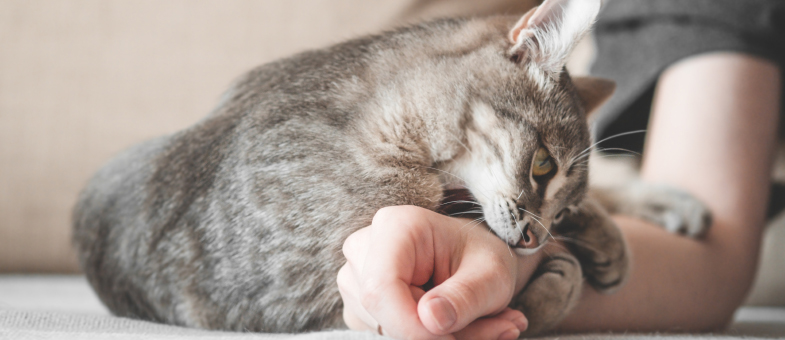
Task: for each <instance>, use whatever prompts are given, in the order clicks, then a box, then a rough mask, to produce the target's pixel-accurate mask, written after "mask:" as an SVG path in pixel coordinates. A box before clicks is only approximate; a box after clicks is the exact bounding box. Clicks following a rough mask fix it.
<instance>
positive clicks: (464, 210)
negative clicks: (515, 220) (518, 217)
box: [436, 188, 540, 251]
mask: <svg viewBox="0 0 785 340" xmlns="http://www.w3.org/2000/svg"><path fill="white" fill-rule="evenodd" d="M479 206H480V203H479V202H478V201H477V199H475V198H474V196H473V195H472V194H471V192H469V190H467V189H465V188H445V189H444V194H443V198H442V201H441V204H439V207H438V208H437V209H436V211H437V212H438V213H440V214H442V215H447V216H452V217H464V218H471V219H481V218H483V213H482V212H481V211H480V210H478V209H477V207H479ZM494 233H495V232H494ZM522 234H523V237H521V239H520V240H519V241H518V242H517V243H511V242H507V244H508V245H509V246H510V247H513V248H516V249H520V250H532V251H536V250H537V249H539V247H540V241H539V239H538V238H537V235H535V234H534V232H533V231H532V228H531V227H530V223H528V222H527V223H525V224H524V225H523V227H522ZM497 236H499V235H497ZM499 238H501V239H504V238H503V237H501V236H499Z"/></svg>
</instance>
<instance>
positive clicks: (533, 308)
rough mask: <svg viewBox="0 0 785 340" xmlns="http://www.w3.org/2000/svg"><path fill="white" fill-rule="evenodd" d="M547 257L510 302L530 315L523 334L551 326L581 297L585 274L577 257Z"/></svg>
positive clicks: (512, 306) (546, 329)
mask: <svg viewBox="0 0 785 340" xmlns="http://www.w3.org/2000/svg"><path fill="white" fill-rule="evenodd" d="M544 261H545V262H543V263H542V264H540V266H539V267H538V268H537V271H536V272H535V274H534V275H535V276H534V279H532V281H531V282H529V284H528V285H527V286H526V288H524V289H523V291H522V292H521V293H520V294H518V296H516V297H515V298H513V300H512V302H511V303H510V307H511V308H513V309H517V310H520V311H521V312H523V314H524V315H526V317H527V318H528V319H529V328H528V329H526V331H525V332H523V333H521V336H522V337H532V336H535V335H538V334H542V333H544V332H547V331H548V330H550V329H552V328H553V327H554V326H556V324H558V323H559V321H561V320H562V319H563V318H564V317H565V316H566V315H567V313H568V312H569V311H570V310H571V309H572V308H573V307H574V306H575V304H576V303H577V301H578V298H579V297H580V293H581V288H582V282H583V275H582V272H581V265H580V263H579V262H578V260H577V259H576V258H575V257H574V256H572V254H569V253H559V254H554V255H553V256H551V257H550V258H548V259H546V260H544Z"/></svg>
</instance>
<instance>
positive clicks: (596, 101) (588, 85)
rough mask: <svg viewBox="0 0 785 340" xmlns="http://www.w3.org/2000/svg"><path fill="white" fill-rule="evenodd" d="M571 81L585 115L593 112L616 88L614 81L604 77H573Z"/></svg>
mask: <svg viewBox="0 0 785 340" xmlns="http://www.w3.org/2000/svg"><path fill="white" fill-rule="evenodd" d="M572 83H573V84H574V85H575V91H577V92H578V97H579V98H580V99H581V104H582V105H583V110H584V111H585V112H586V115H587V116H590V115H591V113H592V112H595V110H597V108H598V107H600V105H602V104H603V103H605V101H606V100H608V98H610V97H611V95H612V94H613V91H614V90H616V83H615V82H613V80H608V79H604V78H596V77H574V78H572Z"/></svg>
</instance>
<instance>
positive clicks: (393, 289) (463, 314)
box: [338, 206, 539, 339]
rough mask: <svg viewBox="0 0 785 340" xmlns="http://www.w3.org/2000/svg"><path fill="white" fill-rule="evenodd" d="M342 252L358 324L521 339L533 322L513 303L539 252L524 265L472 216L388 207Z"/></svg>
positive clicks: (409, 333) (425, 334)
mask: <svg viewBox="0 0 785 340" xmlns="http://www.w3.org/2000/svg"><path fill="white" fill-rule="evenodd" d="M343 251H344V255H345V256H346V259H347V263H346V265H344V266H343V267H342V268H341V270H340V271H339V273H338V287H339V289H340V292H341V296H342V298H343V301H344V321H345V322H346V324H347V325H348V326H349V328H351V329H356V330H372V331H377V327H378V326H380V327H381V329H383V330H384V334H385V335H389V336H392V337H394V338H401V339H454V338H457V339H515V338H517V337H518V335H519V334H520V332H521V331H524V330H525V329H526V327H527V326H528V321H527V320H526V318H525V317H524V315H523V314H522V313H521V312H520V311H516V310H512V309H509V308H507V305H508V304H509V302H510V300H511V298H512V296H513V294H515V293H516V292H517V291H519V290H520V289H521V288H522V287H523V284H524V283H525V282H526V281H528V278H529V276H530V275H531V272H532V271H533V270H534V267H536V263H538V262H539V256H536V255H534V256H530V257H529V258H527V260H528V261H526V262H527V263H530V264H531V265H529V266H528V267H526V266H523V267H522V266H521V265H520V260H521V258H519V257H518V256H516V255H514V253H513V252H511V251H510V250H509V248H508V247H507V245H506V243H504V242H503V241H501V240H500V239H499V238H498V237H496V236H495V235H493V234H492V233H490V232H489V231H488V230H487V229H486V228H484V227H482V226H480V227H476V226H475V225H473V223H472V221H470V220H466V219H457V218H451V217H447V216H443V215H440V214H437V213H435V212H432V211H430V210H426V209H422V208H418V207H411V206H400V207H388V208H384V209H381V210H379V212H377V214H376V216H375V217H374V220H373V223H372V225H371V226H369V227H366V228H363V229H361V230H359V231H357V232H355V233H354V234H352V235H351V236H349V238H348V239H347V240H346V242H345V243H344V248H343ZM521 268H524V269H523V270H521ZM429 281H430V282H431V283H433V285H434V288H433V289H431V290H429V291H428V292H426V291H424V290H423V289H422V288H421V286H423V285H426V284H427V283H429Z"/></svg>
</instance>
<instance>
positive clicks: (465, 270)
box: [418, 240, 517, 334]
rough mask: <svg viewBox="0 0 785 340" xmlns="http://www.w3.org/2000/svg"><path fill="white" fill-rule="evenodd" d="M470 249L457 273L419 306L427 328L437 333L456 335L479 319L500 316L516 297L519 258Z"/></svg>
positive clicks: (430, 293)
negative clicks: (498, 314) (513, 296)
mask: <svg viewBox="0 0 785 340" xmlns="http://www.w3.org/2000/svg"><path fill="white" fill-rule="evenodd" d="M469 243H471V242H469ZM499 243H502V241H501V240H499ZM468 247H471V245H467V249H466V251H465V252H464V256H463V258H462V259H461V263H460V265H459V267H458V269H457V271H456V272H455V274H454V275H453V276H452V277H450V278H448V279H447V280H446V281H444V282H442V283H441V284H439V285H438V286H436V287H435V288H433V289H432V290H430V291H429V292H428V293H426V294H425V296H423V298H422V299H421V300H420V302H419V303H418V313H419V315H420V318H421V320H422V323H423V325H424V326H425V327H426V328H427V329H428V330H429V331H431V332H433V333H434V334H447V333H452V332H455V331H457V330H459V329H462V328H464V327H466V325H468V324H469V323H470V322H472V321H474V320H475V319H478V318H480V317H483V316H486V315H490V314H495V313H498V312H499V311H501V310H503V309H504V308H505V307H506V306H507V304H508V303H509V302H510V299H511V298H512V295H513V292H514V289H515V283H516V282H515V270H516V268H515V267H516V266H517V259H516V258H514V257H513V258H505V257H504V255H501V256H500V255H499V254H498V252H493V251H492V249H488V248H487V247H484V248H482V247H481V248H475V249H469V248H468Z"/></svg>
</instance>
